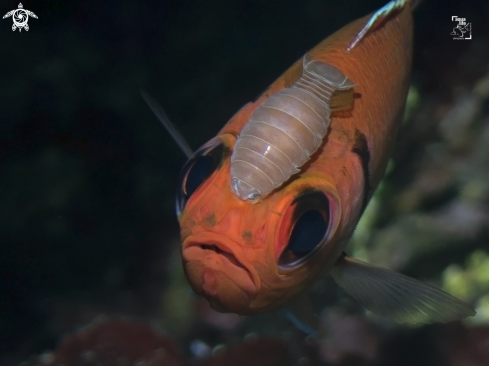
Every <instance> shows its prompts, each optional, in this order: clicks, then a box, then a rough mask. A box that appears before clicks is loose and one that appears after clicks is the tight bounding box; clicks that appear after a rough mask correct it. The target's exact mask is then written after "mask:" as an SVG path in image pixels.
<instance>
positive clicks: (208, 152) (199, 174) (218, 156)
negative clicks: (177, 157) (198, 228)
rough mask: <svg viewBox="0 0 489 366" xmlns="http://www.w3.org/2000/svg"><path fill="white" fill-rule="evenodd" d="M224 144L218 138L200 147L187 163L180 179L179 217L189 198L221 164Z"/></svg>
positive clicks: (178, 195) (177, 209) (177, 201)
mask: <svg viewBox="0 0 489 366" xmlns="http://www.w3.org/2000/svg"><path fill="white" fill-rule="evenodd" d="M224 150H225V147H224V144H223V142H222V141H221V139H219V138H218V137H214V138H213V139H212V140H210V141H209V142H207V143H206V144H204V145H203V146H202V147H200V148H199V149H198V150H197V151H196V152H195V153H194V154H193V155H192V156H191V157H190V159H188V161H187V162H186V163H185V165H184V167H183V169H182V171H181V173H180V178H179V183H178V190H177V200H176V211H177V215H178V216H179V215H180V214H181V213H182V211H183V209H184V208H185V205H186V204H187V201H188V200H189V198H190V197H191V196H192V194H194V192H195V191H196V190H197V189H198V188H199V187H200V186H201V185H202V183H204V182H205V181H206V180H207V178H209V177H210V176H211V174H212V173H213V172H214V171H215V170H216V169H217V167H218V166H219V165H220V164H221V161H222V159H223V155H224Z"/></svg>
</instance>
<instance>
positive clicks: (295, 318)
mask: <svg viewBox="0 0 489 366" xmlns="http://www.w3.org/2000/svg"><path fill="white" fill-rule="evenodd" d="M283 310H284V312H285V316H286V317H287V319H289V320H290V321H291V322H292V323H293V324H294V325H295V326H296V327H297V328H299V329H300V330H301V331H303V332H304V333H307V334H309V335H312V336H317V335H319V318H318V316H317V315H316V314H314V312H313V310H312V305H311V302H310V300H309V297H308V296H307V294H305V293H303V294H301V295H299V296H298V297H296V298H295V299H293V300H292V301H290V302H289V303H288V304H287V306H286V307H285V308H284V309H283Z"/></svg>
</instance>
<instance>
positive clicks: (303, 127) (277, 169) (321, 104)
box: [231, 54, 354, 203]
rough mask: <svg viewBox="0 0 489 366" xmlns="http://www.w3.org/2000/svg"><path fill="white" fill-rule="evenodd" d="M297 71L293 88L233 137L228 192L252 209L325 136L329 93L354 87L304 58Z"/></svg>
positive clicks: (338, 74)
mask: <svg viewBox="0 0 489 366" xmlns="http://www.w3.org/2000/svg"><path fill="white" fill-rule="evenodd" d="M302 70H303V71H302V75H301V77H300V78H299V79H297V81H296V82H295V83H294V84H293V85H291V86H290V87H288V88H285V89H282V90H281V91H279V92H278V93H276V94H273V95H272V96H270V97H269V98H268V99H267V100H266V101H265V102H264V103H263V104H262V105H261V106H259V107H258V108H257V109H256V110H255V112H254V113H253V114H252V115H251V117H250V119H249V120H248V122H247V123H246V124H245V126H244V127H243V129H242V130H241V133H240V134H239V136H238V139H237V141H236V144H235V146H234V150H233V153H232V155H231V187H232V190H233V192H234V194H235V195H237V196H238V197H239V198H240V199H242V200H247V201H249V202H251V203H255V202H257V201H258V200H259V199H261V198H263V197H266V196H267V195H268V194H269V193H270V192H271V191H273V190H274V189H275V188H277V187H279V186H280V185H282V184H283V183H284V182H285V181H286V180H287V179H289V177H290V176H291V175H293V174H295V173H297V172H299V168H300V167H301V166H302V165H303V164H304V163H305V162H306V161H307V160H309V159H310V157H311V155H312V154H313V153H314V152H315V151H316V150H317V149H318V148H319V146H320V145H321V143H322V141H323V138H324V136H325V135H326V133H327V131H328V127H329V124H330V114H331V110H332V109H333V108H332V105H331V101H332V97H333V93H335V92H336V91H342V90H348V89H352V88H353V86H354V84H353V82H352V81H351V80H350V79H348V77H346V76H345V75H344V74H343V73H342V72H341V71H340V70H339V69H338V68H336V67H335V66H333V65H330V64H327V63H324V62H321V61H318V60H311V58H310V57H309V55H308V54H305V55H304V57H303V61H302ZM351 96H352V97H351V99H353V93H351Z"/></svg>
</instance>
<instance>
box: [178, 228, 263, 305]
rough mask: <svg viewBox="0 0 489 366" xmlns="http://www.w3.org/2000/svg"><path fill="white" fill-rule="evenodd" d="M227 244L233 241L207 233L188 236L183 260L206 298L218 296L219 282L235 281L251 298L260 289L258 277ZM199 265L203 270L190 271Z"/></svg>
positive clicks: (184, 246) (193, 280) (195, 284)
mask: <svg viewBox="0 0 489 366" xmlns="http://www.w3.org/2000/svg"><path fill="white" fill-rule="evenodd" d="M223 241H229V238H219V237H216V235H209V234H207V233H203V234H199V235H195V236H191V237H188V238H187V239H186V240H185V241H184V243H183V245H182V257H183V261H184V264H185V267H186V269H187V277H189V281H190V283H191V284H192V285H193V286H192V287H194V290H197V292H202V293H203V294H204V295H205V296H208V297H216V296H217V293H218V290H219V286H218V283H217V282H218V281H220V280H222V281H221V282H223V281H224V282H226V281H231V282H233V283H234V284H235V285H236V286H237V287H239V288H240V289H241V290H243V291H244V292H245V293H246V294H247V295H248V296H250V297H251V296H253V295H255V294H256V292H257V289H258V288H259V278H258V274H257V273H256V271H255V270H254V268H253V267H252V266H251V265H248V264H247V263H246V262H244V261H242V260H240V259H239V257H238V256H237V255H236V254H235V252H234V251H233V250H231V249H230V248H229V247H228V246H227V245H225V244H223ZM195 264H199V265H198V268H199V270H196V271H189V269H190V268H192V267H193V266H194V265H195ZM223 277H225V279H223ZM199 290H200V291H199Z"/></svg>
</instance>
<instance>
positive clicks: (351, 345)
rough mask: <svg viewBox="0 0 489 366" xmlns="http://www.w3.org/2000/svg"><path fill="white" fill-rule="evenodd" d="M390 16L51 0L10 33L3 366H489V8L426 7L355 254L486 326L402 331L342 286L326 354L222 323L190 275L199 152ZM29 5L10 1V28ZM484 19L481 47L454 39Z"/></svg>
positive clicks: (315, 2)
mask: <svg viewBox="0 0 489 366" xmlns="http://www.w3.org/2000/svg"><path fill="white" fill-rule="evenodd" d="M385 2H386V1H385V0H381V1H377V0H375V1H373V0H369V1H351V0H343V1H333V0H301V1H299V0H294V1H292V0H281V1H244V0H240V1H238V0H233V1H224V0H221V1H198V0H193V1H191V0H189V1H183V0H178V1H137V2H136V1H129V0H120V1H67V0H65V1H63V0H57V1H54V0H53V1H49V0H46V1H35V0H28V1H25V2H23V5H24V8H25V9H28V10H30V11H33V12H34V13H35V14H36V15H37V16H38V19H33V18H29V23H28V24H29V27H30V29H29V31H28V32H26V31H24V30H23V31H22V32H19V31H18V30H17V31H15V32H12V29H11V28H12V19H11V18H6V19H3V20H2V21H1V22H0V55H1V56H0V114H1V117H0V121H1V122H0V365H5V366H10V365H17V364H19V363H21V362H26V364H33V365H34V364H45V365H48V364H53V363H54V362H62V363H63V364H65V365H96V364H97V365H131V364H136V363H138V362H139V365H140V366H141V365H231V364H232V365H262V366H269V365H301V366H306V365H397V366H403V365H414V364H419V365H434V366H438V365H439V366H441V365H453V366H455V365H475V366H478V365H481V366H483V365H489V2H487V1H485V0H471V1H463V0H460V1H455V0H453V1H439V0H424V1H423V2H422V3H421V5H420V6H419V7H418V9H417V10H416V11H415V13H414V22H415V37H414V60H413V70H412V86H411V89H410V93H409V97H408V103H407V109H406V118H405V122H404V124H403V127H402V129H401V132H400V134H399V137H398V140H397V141H398V142H397V145H396V148H395V152H394V154H393V156H392V159H391V162H390V164H389V168H388V172H387V174H386V177H385V179H384V181H383V182H382V184H381V186H380V187H379V189H378V190H377V192H376V194H375V196H374V198H373V199H372V201H371V202H370V204H369V206H368V208H367V210H366V212H365V213H364V216H363V218H362V220H361V222H360V223H359V225H358V227H357V230H356V232H355V234H354V236H353V238H352V240H351V243H350V246H349V248H348V253H349V254H351V255H353V256H355V257H357V258H360V259H363V260H367V261H369V262H371V263H373V264H376V265H381V266H384V267H388V268H391V269H394V270H397V271H400V272H402V273H405V274H407V275H409V276H412V277H414V278H417V279H420V280H423V281H425V282H428V283H432V284H433V285H435V286H439V287H442V288H443V289H444V290H446V291H448V292H450V293H451V294H453V295H455V296H457V297H459V298H461V299H463V300H465V301H467V302H469V303H471V304H472V305H474V307H475V308H476V310H477V312H478V314H477V316H476V317H474V318H471V319H467V320H466V321H464V322H461V323H460V322H459V323H452V324H447V325H440V324H435V325H428V326H418V327H402V326H399V325H396V324H393V323H390V322H388V321H386V320H383V319H381V318H379V317H374V316H372V315H369V314H365V311H364V310H363V309H362V308H361V307H360V306H358V305H357V304H356V303H355V302H354V301H353V300H352V299H350V298H349V297H348V295H346V294H344V293H343V292H342V291H341V290H339V289H338V288H337V287H336V285H335V284H334V282H333V281H332V280H331V279H329V278H325V279H324V280H323V281H321V282H320V283H319V284H318V285H317V289H316V290H317V291H316V292H317V294H316V296H318V297H321V301H322V302H324V303H326V304H327V306H326V307H325V308H324V309H322V310H323V311H322V313H321V327H322V329H323V334H322V336H321V337H320V338H318V339H313V338H311V337H308V336H307V335H305V334H303V333H302V332H301V331H300V330H298V329H296V328H295V327H294V325H292V324H291V323H290V322H289V321H288V320H287V319H286V318H285V316H284V315H283V314H282V313H281V312H276V313H271V314H265V315H259V316H254V317H239V316H236V315H233V314H219V313H216V312H214V311H212V310H211V309H210V308H209V307H208V305H207V303H206V302H205V301H204V300H202V299H199V298H196V297H194V296H193V295H192V294H191V293H190V291H189V287H188V284H187V282H186V279H185V278H184V276H183V273H182V270H181V260H180V256H179V239H178V234H179V229H178V222H177V219H176V216H175V213H174V206H175V198H174V196H175V192H176V187H177V182H178V174H179V171H180V168H181V167H182V166H183V164H184V163H185V160H186V159H185V156H184V155H183V153H181V151H180V150H179V148H178V147H177V145H176V144H175V143H174V142H173V141H172V139H171V137H170V136H169V135H168V133H167V132H166V130H165V129H164V128H163V127H162V126H161V125H160V123H159V122H158V121H157V119H156V118H155V116H154V115H153V114H152V112H151V110H150V109H149V108H148V106H147V105H146V104H145V103H144V101H143V99H142V98H141V96H140V89H145V90H147V91H148V92H149V93H150V94H151V95H152V96H153V97H154V98H155V99H156V100H158V101H159V103H161V105H162V106H163V107H164V109H165V111H166V113H167V114H168V116H169V117H170V119H171V120H172V121H173V122H174V123H175V124H176V125H177V126H178V128H179V129H180V131H181V132H182V134H183V135H184V136H185V137H186V139H187V140H188V142H189V144H190V145H191V147H192V148H193V149H196V148H198V147H199V146H200V145H202V144H203V143H205V142H206V141H207V140H209V139H210V138H212V137H213V136H215V134H216V133H217V132H218V131H219V129H220V128H221V127H222V126H223V125H224V123H225V122H227V120H228V119H229V118H230V117H231V116H232V115H233V114H234V113H235V112H236V111H237V110H238V109H239V108H241V107H242V106H243V105H244V104H245V103H247V102H249V101H252V100H254V99H255V98H256V97H257V96H258V95H259V94H260V93H261V92H262V91H263V90H264V89H265V88H266V87H267V86H268V85H269V84H270V83H271V82H272V81H274V80H275V79H276V78H277V77H278V76H279V75H280V74H281V73H282V72H283V71H285V70H286V69H287V68H288V67H289V66H290V65H291V64H292V63H293V62H294V61H296V60H297V59H298V58H300V57H301V56H302V55H303V54H304V53H305V51H307V50H308V49H310V48H312V47H313V46H314V45H316V44H317V43H318V42H319V41H321V40H322V39H324V38H326V37H327V36H328V35H330V34H331V33H333V32H334V31H336V30H338V29H339V28H340V27H342V26H344V25H346V24H348V23H349V22H351V21H353V20H355V19H357V18H359V17H361V16H364V15H366V14H368V13H370V12H373V11H375V10H377V9H378V8H380V7H381V6H383V5H385ZM17 7H18V3H17V1H2V2H1V3H0V13H1V14H2V16H3V14H5V13H7V12H8V11H10V10H12V9H16V8H17ZM452 16H458V17H464V18H466V20H467V22H470V23H471V25H472V39H471V40H454V39H453V36H452V35H450V32H452V29H453V28H454V27H455V26H456V22H453V21H452Z"/></svg>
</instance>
